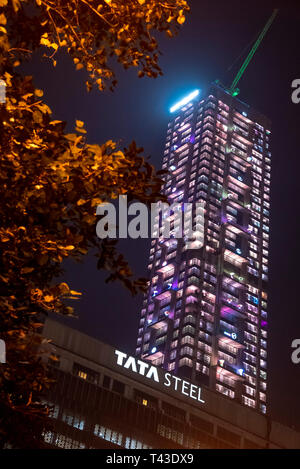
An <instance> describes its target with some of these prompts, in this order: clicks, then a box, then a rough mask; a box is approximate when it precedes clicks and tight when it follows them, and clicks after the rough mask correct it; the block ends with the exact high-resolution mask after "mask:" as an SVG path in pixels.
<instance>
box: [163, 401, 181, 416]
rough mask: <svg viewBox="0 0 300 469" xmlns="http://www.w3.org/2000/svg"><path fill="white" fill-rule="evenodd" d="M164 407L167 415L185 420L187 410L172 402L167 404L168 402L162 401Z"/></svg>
mask: <svg viewBox="0 0 300 469" xmlns="http://www.w3.org/2000/svg"><path fill="white" fill-rule="evenodd" d="M162 409H163V411H164V413H165V414H166V415H169V416H170V417H174V418H175V419H179V420H183V421H184V420H185V411H184V410H182V409H179V408H178V407H175V406H173V405H171V404H167V402H163V403H162Z"/></svg>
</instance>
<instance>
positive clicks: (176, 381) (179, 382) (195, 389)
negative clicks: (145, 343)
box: [115, 350, 205, 404]
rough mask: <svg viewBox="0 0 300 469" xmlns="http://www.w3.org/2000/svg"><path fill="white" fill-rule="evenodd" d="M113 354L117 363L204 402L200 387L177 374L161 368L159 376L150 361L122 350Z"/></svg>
mask: <svg viewBox="0 0 300 469" xmlns="http://www.w3.org/2000/svg"><path fill="white" fill-rule="evenodd" d="M115 355H116V356H117V365H119V366H121V367H122V368H125V369H126V370H130V371H132V372H133V373H137V374H139V375H141V376H144V377H145V378H148V379H149V380H151V381H155V382H156V383H159V384H163V385H164V386H166V387H167V388H170V389H171V390H173V391H176V392H178V393H179V394H183V395H184V396H187V397H188V398H190V399H194V400H196V401H198V402H201V404H204V403H205V401H204V400H203V399H201V392H202V389H201V388H200V387H199V386H196V385H195V384H191V383H190V382H189V381H185V380H183V379H181V378H179V377H178V376H173V375H172V374H171V373H165V372H164V371H163V370H162V371H163V378H161V377H160V376H159V373H158V369H157V368H156V367H155V366H153V365H151V364H150V363H147V362H143V361H142V360H139V359H137V358H134V357H131V356H130V355H127V354H126V353H124V352H120V351H119V350H115Z"/></svg>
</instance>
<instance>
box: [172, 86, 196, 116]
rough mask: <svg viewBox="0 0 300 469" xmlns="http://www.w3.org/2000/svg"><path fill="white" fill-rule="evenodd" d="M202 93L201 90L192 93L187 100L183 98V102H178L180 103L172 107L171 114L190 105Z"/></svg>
mask: <svg viewBox="0 0 300 469" xmlns="http://www.w3.org/2000/svg"><path fill="white" fill-rule="evenodd" d="M199 93H200V90H195V91H193V92H192V93H190V94H189V95H188V96H186V97H185V98H183V99H182V100H181V101H178V103H176V104H174V106H172V107H171V108H170V112H175V111H178V109H180V108H181V107H182V106H185V105H186V104H188V103H189V102H190V101H192V100H193V99H194V98H196V96H198V95H199Z"/></svg>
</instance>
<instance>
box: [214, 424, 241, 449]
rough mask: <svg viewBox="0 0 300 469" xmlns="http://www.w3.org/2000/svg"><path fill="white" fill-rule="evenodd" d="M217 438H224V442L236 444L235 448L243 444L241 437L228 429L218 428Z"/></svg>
mask: <svg viewBox="0 0 300 469" xmlns="http://www.w3.org/2000/svg"><path fill="white" fill-rule="evenodd" d="M217 436H218V437H219V438H222V440H226V441H228V442H229V443H232V444H234V445H235V446H240V444H241V437H240V436H239V435H237V434H236V433H233V432H231V431H229V430H227V429H226V428H223V427H218V428H217Z"/></svg>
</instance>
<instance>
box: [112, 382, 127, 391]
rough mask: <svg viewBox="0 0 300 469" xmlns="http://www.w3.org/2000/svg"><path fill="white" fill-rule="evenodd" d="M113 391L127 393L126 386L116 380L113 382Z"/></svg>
mask: <svg viewBox="0 0 300 469" xmlns="http://www.w3.org/2000/svg"><path fill="white" fill-rule="evenodd" d="M112 390H113V391H115V392H118V393H119V394H124V391H125V384H124V383H121V381H118V380H116V379H114V380H113V385H112Z"/></svg>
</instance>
